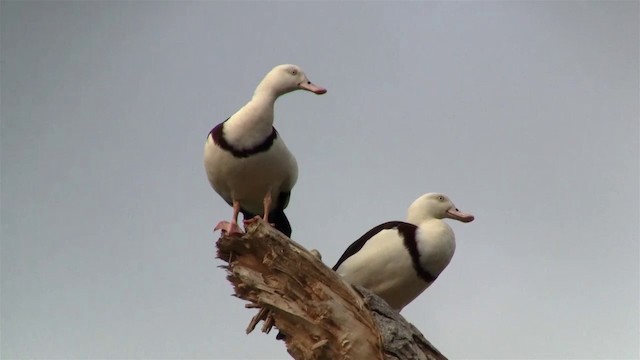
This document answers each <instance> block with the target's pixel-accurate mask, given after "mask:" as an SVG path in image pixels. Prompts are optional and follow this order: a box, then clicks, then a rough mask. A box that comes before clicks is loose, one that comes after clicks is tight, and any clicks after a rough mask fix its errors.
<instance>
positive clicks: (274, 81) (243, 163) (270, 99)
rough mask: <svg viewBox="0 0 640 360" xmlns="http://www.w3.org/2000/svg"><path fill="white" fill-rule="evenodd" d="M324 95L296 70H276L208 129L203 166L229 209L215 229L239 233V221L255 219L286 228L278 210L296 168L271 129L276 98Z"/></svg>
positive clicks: (292, 67) (281, 209) (293, 67)
mask: <svg viewBox="0 0 640 360" xmlns="http://www.w3.org/2000/svg"><path fill="white" fill-rule="evenodd" d="M299 89H303V90H308V91H311V92H313V93H316V94H324V93H325V92H326V90H325V89H324V88H321V87H319V86H317V85H314V84H313V83H311V81H309V79H308V78H307V76H306V75H305V73H304V72H303V71H302V70H301V69H300V68H299V67H298V66H296V65H289V64H287V65H278V66H276V67H275V68H273V69H272V70H271V71H270V72H269V73H268V74H267V75H266V76H265V77H264V79H263V80H262V81H261V82H260V84H259V85H258V87H257V88H256V90H255V92H254V95H253V97H252V99H251V100H250V101H249V102H248V103H247V104H246V105H245V106H243V107H242V108H241V109H240V110H238V111H237V112H236V113H235V114H233V115H232V116H231V117H229V119H227V120H226V121H224V122H222V123H220V124H218V125H217V126H216V127H214V128H213V129H212V130H211V131H210V132H209V135H208V136H207V141H206V143H205V147H204V166H205V170H206V172H207V177H208V179H209V182H210V183H211V186H212V187H213V189H214V190H215V191H216V192H217V193H218V194H219V195H220V196H221V197H222V198H223V199H224V200H225V201H226V202H227V203H228V204H229V205H231V206H232V207H233V215H232V219H231V222H227V221H222V222H220V223H219V224H218V225H217V226H216V230H217V229H221V230H223V231H226V232H228V233H238V232H242V230H241V229H240V228H239V226H238V225H237V219H238V213H239V212H242V213H243V215H244V218H245V220H248V219H249V218H252V217H254V216H256V215H261V216H262V217H263V218H264V220H265V221H271V222H273V223H274V225H275V227H276V228H277V229H278V230H280V231H282V232H283V233H284V234H285V235H287V236H290V235H291V226H290V225H289V221H288V219H287V217H286V216H285V215H284V209H285V208H286V207H287V204H288V202H289V196H290V193H291V189H292V188H293V186H294V184H295V183H296V180H297V178H298V165H297V163H296V160H295V158H294V156H293V154H291V152H290V151H289V150H288V149H287V146H286V145H285V143H284V141H283V140H282V137H281V136H280V135H279V134H278V132H277V131H276V130H275V128H274V127H273V120H274V119H273V111H274V105H275V101H276V100H277V98H278V97H279V96H281V95H284V94H286V93H289V92H291V91H294V90H299Z"/></svg>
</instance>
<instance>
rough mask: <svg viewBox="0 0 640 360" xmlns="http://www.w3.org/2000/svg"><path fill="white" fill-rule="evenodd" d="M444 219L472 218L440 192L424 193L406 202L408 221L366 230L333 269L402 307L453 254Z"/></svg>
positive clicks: (452, 236) (453, 248)
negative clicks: (408, 204) (414, 199)
mask: <svg viewBox="0 0 640 360" xmlns="http://www.w3.org/2000/svg"><path fill="white" fill-rule="evenodd" d="M444 218H450V219H454V220H459V221H462V222H465V223H467V222H471V221H473V219H474V217H473V215H471V214H466V213H463V212H461V211H460V210H458V209H457V208H456V207H455V205H454V204H453V203H452V202H451V200H449V198H448V197H447V196H445V195H443V194H437V193H429V194H425V195H422V196H421V197H419V198H418V199H417V200H416V201H414V202H413V204H411V206H410V207H409V211H408V217H407V222H403V221H390V222H386V223H384V224H381V225H378V226H376V227H374V228H373V229H371V230H369V231H368V232H367V233H365V234H364V235H362V237H360V238H359V239H358V240H356V241H355V242H354V243H353V244H351V246H349V247H348V248H347V250H346V251H345V253H344V254H343V255H342V257H340V260H338V262H337V263H336V265H335V266H334V267H333V270H335V271H336V272H337V273H338V274H340V275H341V276H343V277H344V279H345V280H347V282H349V283H351V284H356V285H360V286H363V287H365V288H367V289H370V290H371V291H373V292H374V293H375V294H377V295H378V296H380V297H381V298H383V299H384V300H385V301H386V302H387V303H388V304H389V306H391V307H392V308H394V309H396V310H398V311H400V310H402V308H404V307H405V306H407V304H409V303H410V302H411V301H413V300H414V299H415V298H416V297H418V295H420V294H421V293H422V292H423V291H424V290H426V289H427V288H428V287H429V285H431V284H432V283H433V282H434V281H435V280H436V278H437V277H438V275H440V273H441V272H442V271H443V270H444V269H445V268H446V267H447V265H448V264H449V262H450V261H451V258H452V257H453V253H454V251H455V249H456V241H455V236H454V234H453V230H451V227H450V226H449V225H448V224H447V223H446V222H444V221H443V220H442V219H444Z"/></svg>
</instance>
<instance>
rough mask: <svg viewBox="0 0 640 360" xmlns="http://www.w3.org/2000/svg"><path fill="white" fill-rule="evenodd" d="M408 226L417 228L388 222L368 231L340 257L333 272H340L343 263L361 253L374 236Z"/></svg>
mask: <svg viewBox="0 0 640 360" xmlns="http://www.w3.org/2000/svg"><path fill="white" fill-rule="evenodd" d="M407 226H409V227H411V226H413V227H414V228H415V227H416V226H415V225H413V224H409V223H406V222H404V221H389V222H386V223H384V224H380V225H378V226H376V227H374V228H373V229H371V230H369V231H367V232H366V233H365V234H364V235H362V236H361V237H360V238H359V239H358V240H356V241H354V242H353V244H351V245H349V247H348V248H347V250H345V252H344V254H342V256H341V257H340V259H339V260H338V262H337V263H336V264H335V265H334V266H333V271H336V270H338V267H340V265H342V263H343V262H345V261H346V260H347V259H348V258H350V257H351V255H353V254H355V253H357V252H358V251H360V249H362V247H363V246H364V244H365V243H366V242H367V241H369V239H371V238H372V237H373V236H374V235H376V234H377V233H379V232H380V231H382V230H388V229H393V228H397V227H403V228H405V227H407Z"/></svg>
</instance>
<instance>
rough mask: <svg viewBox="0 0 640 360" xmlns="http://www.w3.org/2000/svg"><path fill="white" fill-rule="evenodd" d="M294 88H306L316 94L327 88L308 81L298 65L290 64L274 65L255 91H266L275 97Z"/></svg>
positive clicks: (322, 92) (324, 91) (325, 90)
mask: <svg viewBox="0 0 640 360" xmlns="http://www.w3.org/2000/svg"><path fill="white" fill-rule="evenodd" d="M294 90H307V91H311V92H312V93H314V94H318V95H320V94H324V93H326V92H327V89H325V88H323V87H320V86H318V85H316V84H314V83H312V82H311V81H309V79H308V78H307V75H306V74H305V73H304V71H302V69H300V67H299V66H296V65H291V64H284V65H278V66H276V67H274V68H273V69H272V70H271V71H269V73H268V74H267V76H265V77H264V79H263V80H262V82H260V85H258V88H257V89H256V92H262V91H266V92H270V93H273V94H274V95H275V96H276V97H277V96H280V95H284V94H286V93H288V92H291V91H294Z"/></svg>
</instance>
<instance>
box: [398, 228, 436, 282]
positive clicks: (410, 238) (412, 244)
mask: <svg viewBox="0 0 640 360" xmlns="http://www.w3.org/2000/svg"><path fill="white" fill-rule="evenodd" d="M417 230H418V227H417V226H415V225H413V224H408V223H403V224H401V225H399V226H398V232H399V233H400V235H402V238H403V239H404V246H405V247H406V248H407V250H408V251H409V255H411V262H412V263H413V268H414V269H415V270H416V273H417V274H418V276H419V277H420V278H421V279H422V280H424V281H426V282H428V283H430V282H434V281H435V280H436V278H437V276H433V275H431V274H430V273H429V272H428V271H427V270H425V269H424V268H423V267H422V265H420V253H419V252H418V242H417V241H416V231H417Z"/></svg>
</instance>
